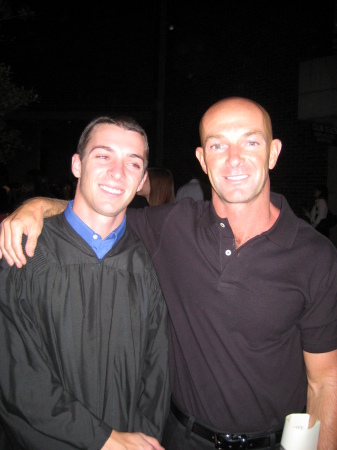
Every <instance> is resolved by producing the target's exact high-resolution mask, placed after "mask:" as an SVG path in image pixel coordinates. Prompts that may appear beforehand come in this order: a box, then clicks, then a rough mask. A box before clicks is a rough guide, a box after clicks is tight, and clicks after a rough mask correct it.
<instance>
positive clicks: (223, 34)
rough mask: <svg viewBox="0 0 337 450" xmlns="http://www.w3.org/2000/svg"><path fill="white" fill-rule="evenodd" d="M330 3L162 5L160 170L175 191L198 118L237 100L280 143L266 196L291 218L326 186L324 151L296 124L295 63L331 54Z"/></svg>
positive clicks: (184, 169)
mask: <svg viewBox="0 0 337 450" xmlns="http://www.w3.org/2000/svg"><path fill="white" fill-rule="evenodd" d="M300 3H301V5H300ZM334 3H335V2H334V1H326V0H323V1H321V2H319V3H318V2H313V4H312V5H308V4H303V3H302V2H284V1H283V2H282V1H279V2H275V1H264V0H262V1H261V0H257V1H236V2H227V1H223V2H217V3H216V2H201V4H199V6H197V5H196V4H195V3H194V2H190V1H187V2H186V1H185V2H177V1H170V2H169V10H168V22H169V23H170V24H172V25H173V26H174V29H173V30H172V31H168V34H167V61H166V72H167V73H166V97H165V138H164V142H165V149H164V165H165V166H167V167H168V168H170V169H171V170H172V172H173V174H174V178H175V185H176V188H178V187H179V186H180V185H181V184H183V183H184V182H185V181H186V178H187V176H188V175H187V168H188V167H189V166H190V165H191V161H192V160H193V158H194V149H195V147H196V146H197V145H198V143H199V140H198V123H199V120H200V118H201V116H202V114H203V112H204V111H205V110H206V109H207V108H208V107H209V106H210V105H211V104H212V103H213V102H215V101H216V100H219V99H221V98H223V97H226V96H231V95H240V96H246V97H249V98H252V99H253V100H256V101H258V102H259V103H261V104H262V105H263V106H264V107H265V108H266V109H267V110H268V112H269V113H270V115H271V118H272V122H273V128H274V135H275V137H278V138H280V139H281V140H282V142H283V149H282V153H281V156H280V158H279V161H278V164H277V167H276V168H275V169H274V171H273V173H272V174H271V182H272V189H273V190H275V191H277V192H280V193H283V194H284V195H286V197H287V199H288V201H289V202H290V204H291V206H292V207H293V208H294V210H295V212H296V213H298V214H301V207H302V205H303V204H304V203H307V204H311V202H312V199H313V198H312V194H313V192H312V188H313V185H314V184H315V183H316V182H323V183H326V178H327V164H328V163H327V161H328V154H327V149H328V146H327V144H322V143H319V142H317V141H316V139H315V136H314V134H313V133H312V131H311V124H309V125H308V124H307V123H301V122H300V121H298V120H297V102H298V74H299V63H300V62H301V61H305V60H309V59H313V58H319V57H322V56H326V55H330V54H332V53H333V47H332V46H333V35H332V31H333V17H334V7H335V6H334Z"/></svg>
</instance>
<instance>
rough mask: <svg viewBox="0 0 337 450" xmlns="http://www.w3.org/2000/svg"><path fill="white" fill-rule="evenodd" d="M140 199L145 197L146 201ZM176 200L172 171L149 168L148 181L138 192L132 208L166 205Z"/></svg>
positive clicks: (131, 205)
mask: <svg viewBox="0 0 337 450" xmlns="http://www.w3.org/2000/svg"><path fill="white" fill-rule="evenodd" d="M138 197H143V199H144V200H145V201H144V200H140V199H139V198H138ZM174 199H175V196H174V181H173V176H172V173H171V171H170V170H168V169H164V168H161V167H149V168H148V169H147V179H146V180H145V183H144V185H143V187H142V189H141V190H140V191H139V192H137V195H136V197H135V198H134V199H133V201H132V202H131V204H130V207H131V208H139V207H144V206H158V205H164V204H166V203H173V202H174Z"/></svg>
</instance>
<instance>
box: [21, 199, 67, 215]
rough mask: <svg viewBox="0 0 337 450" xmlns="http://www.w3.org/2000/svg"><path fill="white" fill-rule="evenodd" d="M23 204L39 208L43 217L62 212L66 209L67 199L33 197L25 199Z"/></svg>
mask: <svg viewBox="0 0 337 450" xmlns="http://www.w3.org/2000/svg"><path fill="white" fill-rule="evenodd" d="M23 205H29V206H31V207H34V208H37V209H40V210H41V211H42V212H43V217H44V218H47V217H52V216H55V215H56V214H60V213H62V212H63V211H64V210H65V209H66V207H67V205H68V201H67V200H61V199H57V198H48V197H34V198H32V199H29V200H26V201H25V202H24V203H23Z"/></svg>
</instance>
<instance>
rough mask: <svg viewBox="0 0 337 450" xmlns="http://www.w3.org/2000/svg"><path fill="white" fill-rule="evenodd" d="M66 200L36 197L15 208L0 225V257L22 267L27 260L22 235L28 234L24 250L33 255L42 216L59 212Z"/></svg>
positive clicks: (10, 263) (65, 205) (61, 210)
mask: <svg viewBox="0 0 337 450" xmlns="http://www.w3.org/2000/svg"><path fill="white" fill-rule="evenodd" d="M67 204H68V202H67V201H64V200H58V199H53V198H45V197H36V198H33V199H30V200H28V201H27V202H25V203H24V204H23V205H21V206H20V207H19V208H17V209H16V210H15V211H14V212H13V213H12V214H11V215H10V216H9V217H7V218H6V219H5V220H4V221H3V222H1V225H0V258H2V257H4V258H5V259H6V261H7V262H8V264H9V265H11V266H12V265H14V264H16V266H17V267H19V268H20V267H22V265H24V264H26V262H27V260H26V257H25V255H24V253H23V250H22V245H21V242H22V235H23V234H25V235H27V236H28V239H27V243H26V246H25V250H26V253H27V255H28V256H33V255H34V251H35V247H36V243H37V238H38V237H39V235H40V234H41V230H42V227H43V218H44V217H50V216H53V215H55V214H60V213H61V212H63V211H64V210H65V208H66V207H67Z"/></svg>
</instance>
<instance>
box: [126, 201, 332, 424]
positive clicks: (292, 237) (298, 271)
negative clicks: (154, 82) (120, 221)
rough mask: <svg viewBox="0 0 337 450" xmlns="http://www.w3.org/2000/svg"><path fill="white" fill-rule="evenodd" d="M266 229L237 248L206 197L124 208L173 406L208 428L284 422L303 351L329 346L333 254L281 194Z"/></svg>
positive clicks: (296, 404)
mask: <svg viewBox="0 0 337 450" xmlns="http://www.w3.org/2000/svg"><path fill="white" fill-rule="evenodd" d="M272 202H273V203H274V204H275V205H276V206H277V207H278V208H280V210H281V212H280V215H279V218H278V219H277V221H276V223H275V224H274V226H273V227H272V228H271V229H270V230H268V231H267V232H265V233H262V234H261V235H258V236H256V237H254V238H253V239H251V240H249V241H248V242H246V243H245V244H244V245H242V246H241V247H240V248H239V249H237V250H235V248H234V236H233V233H232V230H231V228H230V225H229V223H228V221H227V219H226V218H220V217H218V216H217V215H216V213H215V211H214V208H213V206H212V204H211V203H209V202H194V201H193V200H191V199H183V200H182V201H180V202H178V203H176V204H174V205H164V206H159V207H152V208H145V209H144V210H130V211H128V213H127V220H128V223H129V225H131V226H132V228H133V229H134V231H135V232H136V233H137V234H138V235H139V236H140V237H141V238H142V240H143V242H144V243H145V246H146V247H147V249H148V251H149V253H150V255H151V256H152V259H153V262H154V265H155V267H156V270H157V273H158V276H159V280H160V283H161V287H162V290H163V294H164V297H165V300H166V302H167V306H168V309H169V314H170V322H169V330H170V377H171V387H172V393H173V399H174V401H175V403H176V404H177V406H178V407H179V408H180V409H181V410H183V411H185V412H187V413H189V414H190V415H192V416H194V417H195V418H196V420H197V421H198V422H199V423H201V424H204V425H206V426H208V427H211V428H215V429H218V430H221V431H230V432H238V431H240V432H254V431H263V430H267V429H269V428H276V427H282V426H283V424H284V419H285V416H286V415H287V414H290V413H294V412H301V411H302V410H303V407H304V406H305V404H306V392H307V380H306V372H305V366H304V361H303V353H302V352H303V350H305V351H307V352H313V353H316V352H317V353H321V352H328V351H331V350H334V349H336V348H337V302H336V293H337V253H336V249H335V247H334V246H333V245H332V244H331V242H330V241H329V240H328V239H326V238H325V237H323V236H322V235H320V234H319V233H318V232H316V231H315V230H314V229H313V228H312V227H311V226H310V225H309V224H308V223H306V222H304V221H303V220H301V219H299V218H298V217H297V216H295V214H294V213H293V212H292V210H291V209H290V207H289V205H288V203H287V201H286V200H285V198H284V197H282V196H280V195H277V194H272Z"/></svg>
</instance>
